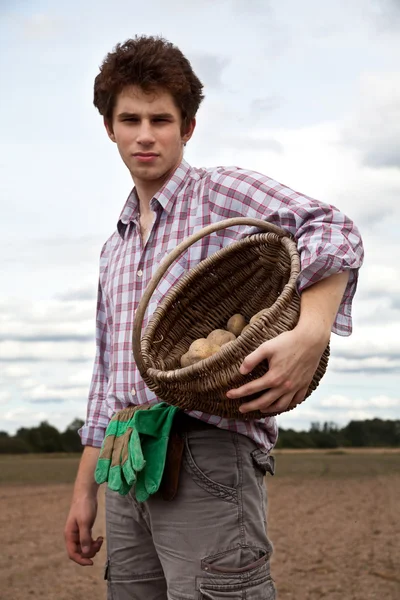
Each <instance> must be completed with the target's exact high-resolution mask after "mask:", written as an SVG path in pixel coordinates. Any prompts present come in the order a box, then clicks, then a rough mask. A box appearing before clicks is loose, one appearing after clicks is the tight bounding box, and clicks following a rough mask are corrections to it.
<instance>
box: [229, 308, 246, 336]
mask: <svg viewBox="0 0 400 600" xmlns="http://www.w3.org/2000/svg"><path fill="white" fill-rule="evenodd" d="M244 327H246V319H245V318H244V316H243V315H240V314H239V313H237V314H236V315H233V317H231V318H230V319H229V321H228V323H227V325H226V328H227V330H228V331H230V332H231V333H233V335H236V336H238V335H240V334H241V333H242V329H243V328H244Z"/></svg>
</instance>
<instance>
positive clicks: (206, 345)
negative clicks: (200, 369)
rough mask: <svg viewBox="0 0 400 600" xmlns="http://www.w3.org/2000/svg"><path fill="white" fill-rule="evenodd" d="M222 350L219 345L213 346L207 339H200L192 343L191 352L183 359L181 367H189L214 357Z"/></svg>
mask: <svg viewBox="0 0 400 600" xmlns="http://www.w3.org/2000/svg"><path fill="white" fill-rule="evenodd" d="M219 350H220V346H219V345H218V344H213V343H212V342H210V341H209V340H207V339H205V338H200V339H198V340H195V341H194V342H192V344H191V345H190V347H189V350H188V351H187V352H186V354H184V355H183V356H182V357H181V366H182V367H188V366H190V365H194V364H195V363H197V362H199V361H200V360H203V359H205V358H208V357H209V356H212V355H213V354H215V353H216V352H218V351H219Z"/></svg>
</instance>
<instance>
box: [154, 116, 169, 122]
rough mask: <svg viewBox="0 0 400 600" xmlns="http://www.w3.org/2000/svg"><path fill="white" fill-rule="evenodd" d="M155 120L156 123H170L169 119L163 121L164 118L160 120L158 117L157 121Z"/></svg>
mask: <svg viewBox="0 0 400 600" xmlns="http://www.w3.org/2000/svg"><path fill="white" fill-rule="evenodd" d="M153 120H154V122H155V123H161V122H164V123H167V122H168V119H163V118H162V117H159V118H158V117H157V118H156V119H153Z"/></svg>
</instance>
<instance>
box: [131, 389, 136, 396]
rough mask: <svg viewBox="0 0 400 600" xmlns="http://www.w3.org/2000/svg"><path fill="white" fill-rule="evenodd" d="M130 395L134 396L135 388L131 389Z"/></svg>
mask: <svg viewBox="0 0 400 600" xmlns="http://www.w3.org/2000/svg"><path fill="white" fill-rule="evenodd" d="M131 394H132V396H136V390H135V388H132V389H131Z"/></svg>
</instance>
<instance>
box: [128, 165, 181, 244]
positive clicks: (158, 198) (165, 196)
mask: <svg viewBox="0 0 400 600" xmlns="http://www.w3.org/2000/svg"><path fill="white" fill-rule="evenodd" d="M190 170H191V167H190V165H189V164H188V163H187V162H186V161H185V160H182V162H181V163H180V165H179V166H178V168H177V169H176V170H175V171H174V173H173V175H171V177H170V178H169V179H168V181H167V182H166V183H165V184H164V186H163V187H162V188H161V189H160V190H159V191H158V192H157V193H156V194H155V195H154V196H153V198H152V199H151V201H150V207H151V208H152V209H153V210H154V208H155V204H156V203H157V202H158V203H159V204H160V206H161V208H162V209H163V210H164V211H165V212H166V213H168V214H169V213H170V212H171V210H172V207H173V205H174V203H175V200H176V195H177V193H178V192H179V190H180V189H181V188H182V186H183V184H184V183H185V180H186V178H187V176H188V174H189V173H190ZM138 212H139V199H138V196H137V193H136V188H133V190H132V191H131V193H130V194H129V196H128V199H127V201H126V202H125V204H124V207H123V209H122V212H121V214H120V217H119V220H118V224H117V229H118V232H119V234H120V236H121V237H122V238H123V237H124V235H125V230H126V227H127V225H128V223H129V222H130V221H134V220H135V219H136V218H137V216H138Z"/></svg>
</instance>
